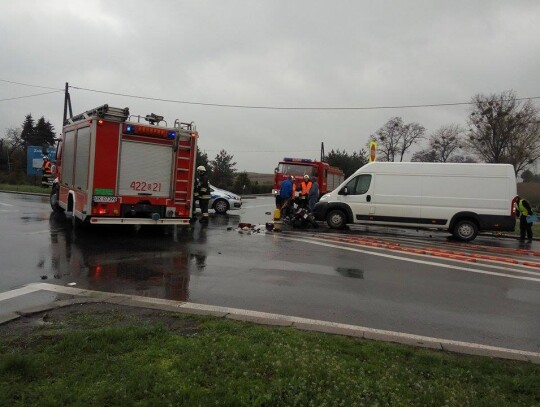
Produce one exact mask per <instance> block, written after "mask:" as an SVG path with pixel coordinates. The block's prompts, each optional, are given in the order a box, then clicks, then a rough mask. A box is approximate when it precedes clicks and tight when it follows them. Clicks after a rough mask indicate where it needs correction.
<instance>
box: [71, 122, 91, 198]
mask: <svg viewBox="0 0 540 407" xmlns="http://www.w3.org/2000/svg"><path fill="white" fill-rule="evenodd" d="M89 160H90V127H83V128H81V129H78V130H77V146H76V150H75V183H74V184H75V187H76V188H79V189H81V190H83V191H84V190H86V189H87V188H88V164H89Z"/></svg>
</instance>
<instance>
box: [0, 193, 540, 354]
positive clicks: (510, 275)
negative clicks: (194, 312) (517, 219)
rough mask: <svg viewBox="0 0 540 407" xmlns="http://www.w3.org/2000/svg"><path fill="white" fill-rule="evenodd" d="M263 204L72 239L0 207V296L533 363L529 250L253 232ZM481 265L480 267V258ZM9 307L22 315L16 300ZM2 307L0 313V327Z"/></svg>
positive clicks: (427, 235)
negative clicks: (460, 344)
mask: <svg viewBox="0 0 540 407" xmlns="http://www.w3.org/2000/svg"><path fill="white" fill-rule="evenodd" d="M272 210H273V200H272V198H270V197H263V198H257V199H246V200H245V201H244V207H243V208H242V209H241V210H239V211H230V213H229V214H228V215H225V216H219V215H212V214H211V218H210V224H209V225H208V226H207V227H206V226H201V225H200V224H196V225H195V226H194V227H192V228H191V227H190V228H178V229H176V230H175V229H174V228H152V227H146V228H135V227H131V226H126V227H117V226H110V227H109V226H101V227H95V228H85V229H75V230H73V229H72V227H71V224H70V222H69V221H67V220H66V219H65V218H64V217H63V216H57V215H53V214H51V211H50V208H49V206H48V199H47V198H46V197H40V196H31V195H17V194H11V193H0V230H1V231H2V237H1V241H0V256H1V263H0V270H1V273H2V278H1V279H0V292H4V291H8V290H11V289H14V288H18V287H20V286H22V285H24V284H28V283H33V282H41V281H45V282H48V283H53V284H60V285H66V284H73V283H75V284H76V286H77V287H81V288H85V289H92V290H100V291H107V292H118V293H123V294H137V295H143V296H148V297H158V298H166V299H174V300H180V301H192V302H195V303H203V304H211V305H218V306H226V307H235V308H245V309H249V310H257V311H264V312H273V313H279V314H287V315H294V316H299V317H307V318H314V319H321V320H327V321H333V322H341V323H348V324H355V325H362V326H368V327H371V328H379V329H387V330H392V331H400V332H406V333H412V334H418V335H425V336H432V337H439V338H446V339H454V340H462V341H468V342H477V343H482V344H487V345H494V346H501V347H509V348H515V349H522V350H529V351H535V352H539V351H540V317H539V310H540V267H539V266H540V264H538V266H536V264H537V263H540V253H537V252H536V248H537V246H538V248H540V245H539V244H538V242H535V243H534V244H532V245H525V246H520V245H519V244H518V242H517V241H515V240H510V239H497V238H495V237H492V236H488V237H480V238H478V239H477V240H475V242H474V244H469V245H462V244H460V243H458V242H454V241H452V240H450V239H448V236H447V235H446V234H444V233H433V232H423V231H403V230H392V229H387V228H376V227H369V228H366V227H353V228H351V230H350V231H348V232H338V233H336V232H331V231H329V230H328V229H326V227H324V225H322V226H321V228H319V229H317V230H312V229H310V230H304V231H300V230H290V231H284V232H282V233H280V234H276V233H265V232H264V231H263V232H260V233H256V232H255V233H254V232H253V231H241V230H238V229H237V227H238V224H239V223H240V222H248V223H252V224H260V225H263V224H264V223H265V222H267V221H270V216H269V215H266V214H265V213H266V212H270V211H272ZM482 256H484V257H482ZM17 301H19V302H20V301H21V300H20V299H18V300H17ZM10 306H13V301H11V302H10V301H0V313H1V312H2V311H6V310H9V307H10Z"/></svg>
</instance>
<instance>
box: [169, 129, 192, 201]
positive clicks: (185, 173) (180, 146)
mask: <svg viewBox="0 0 540 407" xmlns="http://www.w3.org/2000/svg"><path fill="white" fill-rule="evenodd" d="M174 127H175V128H177V129H178V135H177V138H176V140H175V149H176V163H175V177H174V202H175V203H176V204H180V203H183V204H185V205H186V207H188V208H189V207H190V206H191V204H192V202H191V200H190V199H189V197H190V196H192V195H193V191H192V190H191V189H192V188H193V177H194V175H195V173H194V171H195V160H196V158H197V157H196V152H197V149H196V145H197V144H196V137H193V136H191V133H188V134H189V135H186V133H185V130H188V131H192V130H193V129H194V128H195V126H194V125H193V123H189V124H187V123H179V122H178V121H176V122H175V123H174ZM182 130H184V131H182Z"/></svg>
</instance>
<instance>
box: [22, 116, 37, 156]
mask: <svg viewBox="0 0 540 407" xmlns="http://www.w3.org/2000/svg"><path fill="white" fill-rule="evenodd" d="M21 139H22V140H23V142H24V153H25V154H26V151H27V150H28V146H31V145H33V144H32V142H33V141H34V139H35V128H34V119H33V118H32V114H30V113H29V114H27V115H26V118H25V119H24V122H23V124H22V131H21Z"/></svg>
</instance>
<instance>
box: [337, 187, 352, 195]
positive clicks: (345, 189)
mask: <svg viewBox="0 0 540 407" xmlns="http://www.w3.org/2000/svg"><path fill="white" fill-rule="evenodd" d="M338 195H349V188H347V187H343V188H341V189H340V190H339V192H338Z"/></svg>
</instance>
